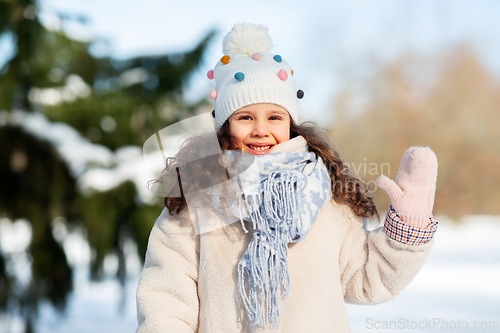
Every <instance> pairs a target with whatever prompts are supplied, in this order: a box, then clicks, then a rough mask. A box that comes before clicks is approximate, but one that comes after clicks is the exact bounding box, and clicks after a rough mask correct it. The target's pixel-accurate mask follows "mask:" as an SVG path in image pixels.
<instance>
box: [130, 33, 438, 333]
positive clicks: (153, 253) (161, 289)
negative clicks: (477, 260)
mask: <svg viewBox="0 0 500 333" xmlns="http://www.w3.org/2000/svg"><path fill="white" fill-rule="evenodd" d="M271 46H272V44H271V41H270V39H269V37H268V35H267V29H266V28H265V27H262V26H257V25H251V24H237V25H235V26H234V28H233V30H231V32H230V33H229V34H228V35H227V36H226V37H225V39H224V42H223V52H224V54H225V55H224V56H223V57H222V58H221V60H220V61H219V63H218V64H217V66H216V67H215V69H214V70H213V71H209V73H208V77H209V78H210V79H215V81H216V87H215V90H213V91H212V92H211V93H210V97H211V98H212V99H215V110H214V112H213V115H214V117H215V128H216V130H217V139H218V140H217V142H216V145H217V148H219V147H220V149H221V150H222V153H221V154H207V153H204V151H205V152H206V151H213V148H214V147H213V142H211V141H210V139H209V136H198V137H194V138H192V139H190V140H189V141H188V142H187V143H186V144H185V145H184V147H183V148H182V149H181V151H180V152H179V153H178V155H177V157H176V159H174V160H170V161H168V162H169V163H168V164H167V168H166V170H165V172H164V175H163V177H162V178H161V179H167V178H169V177H170V178H171V177H172V175H174V176H173V178H174V179H175V180H177V179H180V183H181V188H180V196H179V197H175V196H174V195H172V196H171V197H167V198H166V199H165V206H166V209H164V210H163V212H162V214H161V215H160V217H159V218H158V220H157V222H156V224H155V226H154V228H153V230H152V232H151V236H150V239H149V245H148V252H147V255H146V262H145V266H144V270H143V273H142V276H141V280H140V283H139V287H138V291H137V306H138V321H139V328H138V330H137V332H140V333H143V332H190V333H192V332H199V333H205V332H231V333H232V332H287V333H288V332H300V333H303V332H315V333H321V332H325V333H326V332H349V324H348V320H347V316H346V311H345V306H344V302H350V303H357V304H374V303H380V302H384V301H387V300H390V299H392V298H393V297H395V296H396V295H397V294H398V293H399V292H401V291H402V290H403V289H404V288H405V287H406V285H408V283H409V282H410V281H411V280H412V278H413V277H414V276H415V275H416V274H417V272H418V271H419V270H420V268H421V267H422V265H423V264H424V262H425V260H426V258H427V256H428V254H429V251H430V248H431V244H432V238H433V235H434V233H435V231H436V228H437V222H436V221H435V220H434V219H433V218H432V216H431V212H432V206H433V203H434V192H435V185H436V176H437V160H436V157H435V155H434V153H433V152H432V151H431V150H430V149H428V148H421V147H412V148H410V149H408V151H407V152H406V153H405V155H404V156H403V160H402V162H401V166H400V170H399V173H398V176H397V179H396V182H393V181H392V180H390V179H388V178H387V177H385V176H381V177H379V179H378V180H377V184H378V185H379V186H380V187H382V188H383V189H384V190H386V192H387V193H388V194H389V196H390V198H391V203H392V206H391V208H390V210H389V212H388V213H387V216H386V219H385V223H384V226H383V227H379V228H377V229H374V230H372V231H370V232H368V231H367V230H365V229H364V228H363V218H367V217H370V216H373V215H377V216H378V213H377V210H376V207H375V205H374V203H373V201H372V198H371V197H369V196H368V195H367V193H366V190H365V189H364V186H363V183H362V182H361V181H360V180H358V179H356V178H355V177H353V176H352V175H350V173H349V170H348V169H347V168H346V167H345V166H344V164H343V162H342V160H341V159H340V158H339V156H338V154H337V153H336V151H335V150H334V149H332V148H331V147H330V146H329V145H328V144H327V143H326V141H325V140H324V139H323V138H322V136H321V135H320V134H319V132H318V130H317V129H316V128H315V127H314V126H308V125H297V116H298V111H297V98H302V96H303V92H302V91H301V90H299V91H298V92H297V91H296V89H295V87H294V83H293V76H292V75H293V71H292V70H291V69H290V67H289V65H288V64H287V62H286V61H285V60H284V59H283V58H282V57H281V56H280V55H277V54H272V53H270V51H271ZM172 171H173V172H172ZM161 179H160V180H158V181H159V182H162V180H161ZM171 193H173V192H171ZM234 221H240V223H233V222H234Z"/></svg>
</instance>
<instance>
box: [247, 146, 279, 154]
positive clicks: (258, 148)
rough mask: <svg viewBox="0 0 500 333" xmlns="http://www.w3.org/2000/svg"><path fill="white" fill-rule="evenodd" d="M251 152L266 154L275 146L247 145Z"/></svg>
mask: <svg viewBox="0 0 500 333" xmlns="http://www.w3.org/2000/svg"><path fill="white" fill-rule="evenodd" d="M246 146H247V147H248V148H249V149H250V150H252V151H254V152H265V151H267V150H269V149H271V148H272V147H273V145H269V146H252V145H246Z"/></svg>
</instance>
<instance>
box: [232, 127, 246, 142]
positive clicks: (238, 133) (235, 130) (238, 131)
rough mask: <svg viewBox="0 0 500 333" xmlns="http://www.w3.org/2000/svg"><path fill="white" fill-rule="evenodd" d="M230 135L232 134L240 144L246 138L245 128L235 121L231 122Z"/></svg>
mask: <svg viewBox="0 0 500 333" xmlns="http://www.w3.org/2000/svg"><path fill="white" fill-rule="evenodd" d="M229 135H231V136H232V137H233V138H234V140H235V141H236V142H237V143H238V144H240V143H241V142H242V141H243V139H244V138H245V136H244V129H243V128H242V127H241V126H238V125H235V124H234V123H229Z"/></svg>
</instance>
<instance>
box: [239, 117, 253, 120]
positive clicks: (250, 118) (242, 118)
mask: <svg viewBox="0 0 500 333" xmlns="http://www.w3.org/2000/svg"><path fill="white" fill-rule="evenodd" d="M238 120H252V117H250V116H239V117H238Z"/></svg>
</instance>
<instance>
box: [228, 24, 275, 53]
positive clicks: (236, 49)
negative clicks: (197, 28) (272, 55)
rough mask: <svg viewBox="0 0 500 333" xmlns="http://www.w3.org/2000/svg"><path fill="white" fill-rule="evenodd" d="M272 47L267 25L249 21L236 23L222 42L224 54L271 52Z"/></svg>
mask: <svg viewBox="0 0 500 333" xmlns="http://www.w3.org/2000/svg"><path fill="white" fill-rule="evenodd" d="M272 47H273V42H272V41H271V37H269V34H268V29H267V27H265V26H263V25H257V24H251V23H236V24H235V25H234V27H233V29H232V30H231V31H229V33H228V34H227V35H226V37H224V41H223V42H222V52H224V54H240V53H246V54H248V55H250V54H252V53H254V52H271V49H272Z"/></svg>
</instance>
